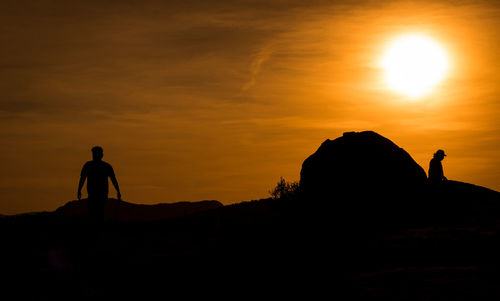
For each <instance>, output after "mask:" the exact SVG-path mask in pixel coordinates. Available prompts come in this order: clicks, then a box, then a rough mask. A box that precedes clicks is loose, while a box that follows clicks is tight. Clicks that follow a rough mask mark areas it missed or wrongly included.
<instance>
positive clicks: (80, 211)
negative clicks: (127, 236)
mask: <svg viewBox="0 0 500 301" xmlns="http://www.w3.org/2000/svg"><path fill="white" fill-rule="evenodd" d="M221 206H223V205H222V204H221V203H220V202H218V201H200V202H177V203H171V204H166V203H163V204H156V205H143V204H133V203H128V202H125V201H119V200H117V199H109V200H108V202H107V204H106V208H105V218H106V219H113V220H117V221H129V222H131V221H134V222H137V221H155V220H162V219H168V218H178V217H182V216H186V215H189V214H193V213H197V212H200V211H205V210H210V209H214V208H218V207H221ZM54 213H55V214H56V215H58V216H66V217H71V216H75V217H84V216H87V214H88V200H87V199H82V200H76V201H71V202H68V203H66V204H65V205H63V206H61V207H59V208H57V209H56V210H55V212H54Z"/></svg>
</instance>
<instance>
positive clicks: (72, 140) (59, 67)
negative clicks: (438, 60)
mask: <svg viewBox="0 0 500 301" xmlns="http://www.w3.org/2000/svg"><path fill="white" fill-rule="evenodd" d="M381 3H384V4H381ZM491 3H494V2H491ZM499 20H500V6H498V7H497V5H495V4H490V3H489V2H483V1H455V2H453V1H443V2H442V3H436V2H435V1H429V2H427V3H426V2H423V1H419V2H416V1H392V2H390V1H383V2H381V1H356V2H355V3H353V1H345V2H344V3H342V2H341V1H306V2H305V3H304V1H281V0H280V1H273V0H267V1H229V0H228V1H217V4H214V3H211V1H159V0H158V1H102V0H101V1H97V0H96V1H48V0H41V1H24V0H16V1H2V2H1V3H0V43H1V45H2V47H0V54H1V55H0V79H1V80H0V87H1V91H2V92H1V94H0V124H1V126H0V135H1V140H0V143H1V150H2V156H1V160H2V161H1V164H2V166H3V172H2V173H1V174H0V213H4V214H12V213H18V212H27V211H39V210H53V209H55V208H57V207H58V206H60V205H62V204H64V203H65V202H66V201H69V200H71V199H74V198H75V197H76V190H77V184H78V177H79V172H80V169H81V167H82V165H83V164H84V163H85V161H87V160H90V156H91V153H90V148H91V147H92V146H93V145H101V146H103V148H104V160H106V161H107V162H109V163H111V164H112V165H113V167H114V169H115V172H116V174H117V178H118V181H119V182H120V186H121V189H122V195H123V198H124V200H127V201H131V202H136V203H158V202H173V201H197V200H203V199H216V200H220V201H222V202H223V203H226V204H227V203H233V202H240V201H245V200H251V199H258V198H262V197H267V196H268V190H270V189H271V188H272V187H273V186H274V184H275V183H276V182H277V181H278V180H279V177H280V176H283V177H285V178H286V179H287V180H289V181H291V180H298V179H299V172H300V168H301V164H302V162H303V160H304V159H305V158H306V157H307V156H309V155H310V154H311V153H313V152H314V151H315V150H316V149H317V148H318V147H319V145H320V144H321V143H322V142H323V141H324V140H325V139H328V138H330V139H334V138H336V137H338V136H340V135H342V133H343V132H344V131H361V130H374V131H377V132H378V133H380V134H382V135H384V136H386V137H387V138H389V139H391V140H392V141H393V142H395V143H396V144H398V145H399V146H400V147H403V148H404V149H406V150H407V151H408V152H409V153H410V154H411V155H412V156H413V157H414V158H415V160H417V162H418V163H419V164H420V165H422V166H423V167H424V169H426V170H427V166H428V160H429V159H430V158H431V156H432V153H433V152H434V151H435V150H436V149H438V148H443V149H444V150H446V152H447V153H448V157H447V159H446V160H445V161H444V167H445V174H446V176H447V177H448V178H449V179H455V180H460V181H465V182H470V183H474V184H478V185H483V186H486V187H489V188H493V189H496V190H500V182H499V181H498V179H499V178H500V156H499V154H500V139H499V138H500V137H499V136H500V123H499V122H498V117H497V116H500V114H499V113H500V102H499V101H498V98H499V96H500V85H499V84H498V81H499V76H498V75H497V70H498V69H499V68H498V67H499V66H498V65H499V64H500V63H499V60H498V59H497V57H498V51H497V49H498V45H500V35H499V34H497V32H498V31H497V28H500V24H499V23H500V21H499ZM410 32H411V33H421V34H426V35H429V36H431V37H432V38H434V39H435V40H437V41H439V42H441V43H442V45H443V47H444V48H446V50H447V51H448V53H449V54H450V60H451V66H452V69H451V70H450V72H449V75H448V77H447V78H446V79H445V81H443V82H442V83H441V84H440V85H439V86H438V87H437V88H436V89H435V91H434V92H433V93H431V94H429V95H427V96H426V97H423V98H421V99H419V100H418V101H415V100H414V101H409V100H408V99H407V98H406V97H405V96H402V95H398V94H396V93H393V92H391V91H390V90H389V89H387V87H386V86H385V85H384V83H383V71H382V70H380V67H379V65H378V61H379V59H380V57H381V56H382V52H383V50H384V47H386V45H387V43H388V41H390V40H391V39H392V38H394V37H395V36H398V35H400V34H405V33H410ZM111 195H112V196H114V191H113V193H112V194H111Z"/></svg>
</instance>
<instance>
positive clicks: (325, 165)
mask: <svg viewBox="0 0 500 301" xmlns="http://www.w3.org/2000/svg"><path fill="white" fill-rule="evenodd" d="M426 180H427V175H426V173H425V171H424V170H423V169H422V167H421V166H420V165H418V164H417V163H416V162H415V160H413V158H412V157H411V156H410V155H409V154H408V153H407V152H406V151H405V150H404V149H402V148H400V147H398V146H397V145H396V144H394V143H393V142H392V141H390V140H389V139H387V138H385V137H383V136H381V135H379V134H377V133H375V132H372V131H365V132H349V133H344V135H343V136H342V137H339V138H337V139H335V140H329V139H328V140H326V141H325V142H323V144H321V146H320V147H319V149H318V150H317V151H316V152H315V153H314V154H312V155H311V156H309V157H308V158H307V159H306V160H305V161H304V163H303V164H302V170H301V172H300V187H301V189H302V191H303V192H305V193H306V194H309V195H311V194H313V195H316V196H320V197H325V198H331V197H336V196H340V195H343V196H345V195H346V194H348V195H357V194H359V193H361V194H363V193H364V194H365V195H366V194H373V193H375V192H380V191H384V192H387V191H396V190H400V189H401V188H404V189H407V188H408V187H410V186H415V185H421V184H424V183H425V182H426Z"/></svg>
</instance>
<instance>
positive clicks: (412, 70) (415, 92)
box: [381, 35, 449, 98]
mask: <svg viewBox="0 0 500 301" xmlns="http://www.w3.org/2000/svg"><path fill="white" fill-rule="evenodd" d="M381 65H382V68H383V69H384V70H385V82H386V83H387V85H388V86H389V88H390V89H392V90H395V91H397V92H399V93H402V94H405V95H407V96H409V97H411V98H418V97H420V96H423V95H425V94H428V93H430V92H431V91H432V90H433V88H434V87H435V86H436V85H437V84H438V83H439V82H441V80H442V79H443V78H444V77H445V75H446V71H447V70H448V67H449V61H448V56H447V53H446V51H445V50H444V49H443V48H442V47H441V45H440V44H439V43H438V42H436V41H434V40H433V39H431V38H429V37H426V36H423V35H405V36H401V37H399V38H397V39H395V40H394V41H393V42H392V43H390V44H389V46H388V48H387V50H386V52H385V54H384V56H383V58H382V61H381Z"/></svg>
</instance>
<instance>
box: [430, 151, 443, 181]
mask: <svg viewBox="0 0 500 301" xmlns="http://www.w3.org/2000/svg"><path fill="white" fill-rule="evenodd" d="M445 156H446V155H445V153H444V151H443V150H441V149H440V150H438V151H437V152H436V153H435V154H434V158H432V159H431V162H430V163H429V181H430V182H431V183H441V182H443V181H446V180H447V179H446V177H445V176H444V172H443V165H442V164H441V161H443V159H444V157H445Z"/></svg>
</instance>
